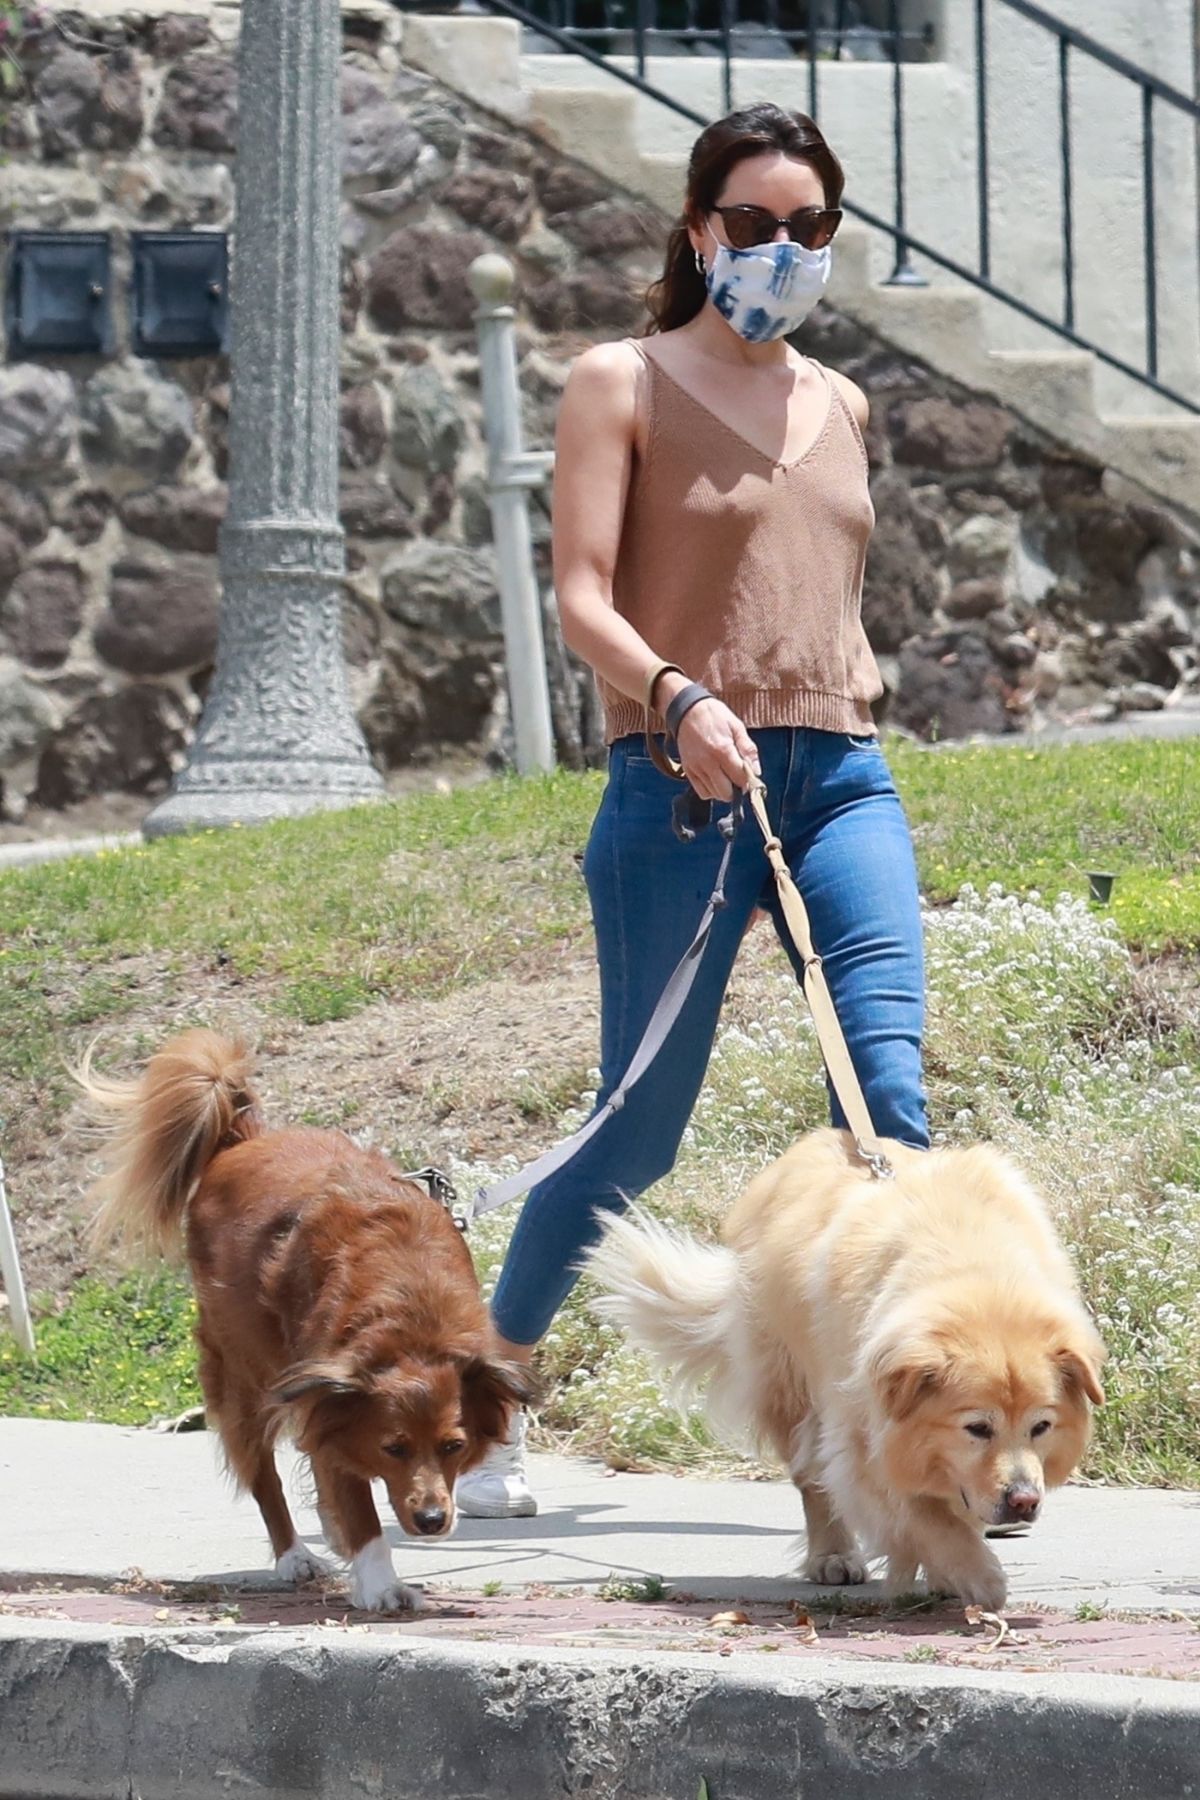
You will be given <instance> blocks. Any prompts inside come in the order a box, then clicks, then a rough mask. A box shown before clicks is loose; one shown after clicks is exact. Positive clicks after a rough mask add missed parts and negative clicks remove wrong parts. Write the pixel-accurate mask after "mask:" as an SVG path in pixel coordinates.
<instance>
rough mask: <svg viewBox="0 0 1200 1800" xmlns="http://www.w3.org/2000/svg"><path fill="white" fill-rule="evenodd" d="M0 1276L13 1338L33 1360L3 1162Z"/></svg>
mask: <svg viewBox="0 0 1200 1800" xmlns="http://www.w3.org/2000/svg"><path fill="white" fill-rule="evenodd" d="M0 1276H3V1278H4V1291H5V1293H6V1294H7V1295H8V1311H9V1316H10V1317H11V1319H12V1327H13V1336H14V1337H15V1338H16V1340H17V1342H18V1344H20V1346H21V1348H22V1350H24V1352H25V1354H26V1356H33V1355H34V1353H35V1352H34V1343H33V1320H32V1319H31V1318H30V1316H29V1302H28V1300H27V1299H26V1298H25V1281H24V1278H23V1276H22V1274H21V1263H20V1259H19V1257H18V1256H17V1239H16V1235H15V1233H14V1231H13V1223H12V1214H11V1213H10V1212H9V1210H8V1197H7V1195H6V1194H5V1192H4V1164H3V1162H0Z"/></svg>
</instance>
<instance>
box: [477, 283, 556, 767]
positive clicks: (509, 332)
mask: <svg viewBox="0 0 1200 1800" xmlns="http://www.w3.org/2000/svg"><path fill="white" fill-rule="evenodd" d="M469 279H470V283H471V292H472V293H473V294H474V295H475V298H476V300H478V302H479V306H478V309H477V311H476V313H475V323H476V328H477V331H478V334H479V379H480V387H481V389H482V393H483V418H484V433H485V436H486V438H487V447H488V494H489V498H490V500H491V508H492V533H493V536H494V537H495V541H496V569H497V576H498V580H499V586H500V612H501V617H502V620H503V624H504V646H505V654H506V658H507V662H508V692H509V699H510V702H511V706H512V724H513V738H514V740H515V748H516V759H517V771H518V773H519V774H521V775H529V774H532V773H534V771H536V770H539V769H552V768H553V767H554V731H553V727H552V724H551V718H550V685H549V682H548V680H547V678H546V646H545V641H544V639H543V637H542V613H541V602H540V600H539V597H538V585H537V575H536V572H535V570H534V566H533V540H532V536H531V533H530V529H529V500H528V493H527V490H528V489H529V488H530V487H538V486H540V485H541V483H542V482H543V481H544V480H545V478H546V476H547V474H548V473H549V470H550V468H551V466H552V465H553V461H554V456H553V452H552V451H540V450H534V451H525V450H522V448H521V393H520V388H519V386H518V383H517V355H516V345H515V335H514V331H513V320H514V317H515V315H514V312H513V307H512V304H511V302H512V294H513V287H514V284H515V281H516V276H515V273H514V270H513V267H512V264H511V263H510V262H508V261H507V260H506V259H505V258H504V257H503V256H496V255H491V254H489V255H487V256H479V257H476V259H475V261H474V262H473V263H472V264H471V268H470V271H469Z"/></svg>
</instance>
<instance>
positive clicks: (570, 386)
mask: <svg viewBox="0 0 1200 1800" xmlns="http://www.w3.org/2000/svg"><path fill="white" fill-rule="evenodd" d="M639 368H640V359H639V357H638V354H637V352H636V350H634V349H633V347H632V345H629V344H599V345H597V346H596V347H595V348H594V349H592V350H588V351H586V352H585V353H584V354H583V356H581V357H580V359H579V361H578V362H577V363H576V364H575V367H574V368H573V369H572V371H571V375H570V378H569V380H568V382H567V385H566V388H565V389H564V391H563V398H562V404H561V407H560V409H559V415H558V431H557V437H556V442H555V458H554V585H555V590H556V593H557V597H558V609H559V615H560V617H561V619H562V630H563V637H564V639H565V641H566V643H567V644H568V645H569V646H570V648H571V649H572V650H574V651H575V652H576V654H577V655H579V656H581V657H582V658H583V660H584V661H585V662H586V663H588V664H589V665H590V666H591V667H592V668H593V669H594V670H595V671H596V673H597V674H598V675H600V676H602V677H603V678H604V680H605V681H607V682H608V683H609V684H610V685H611V686H612V687H615V688H617V689H618V691H619V692H621V693H622V694H628V695H629V696H630V697H631V698H632V699H636V700H641V699H642V698H643V697H644V695H645V691H646V678H647V676H648V675H649V673H650V670H651V669H652V668H653V666H654V664H655V663H656V662H658V661H660V660H661V659H660V657H659V656H658V655H657V654H656V653H655V651H654V649H653V647H652V646H651V645H649V644H647V642H646V640H645V639H644V638H643V637H642V635H641V633H640V632H638V631H636V630H635V629H634V627H633V626H632V625H631V624H630V623H629V621H628V620H627V619H624V618H622V617H621V615H620V614H619V613H618V612H617V611H616V610H615V608H614V606H613V574H614V571H615V569H616V563H617V550H618V546H619V545H620V541H621V525H622V520H623V518H624V514H625V502H626V498H627V496H628V493H629V479H630V474H631V472H632V468H633V459H634V454H635V446H636V442H637V416H638V381H639ZM688 679H690V677H689V676H688V675H686V674H685V675H683V676H680V675H676V674H673V673H671V672H669V671H668V672H667V673H666V674H664V675H663V677H662V678H661V680H660V681H659V683H658V685H657V687H656V690H655V696H654V699H655V705H656V706H657V707H658V709H659V710H660V711H661V710H662V709H663V708H665V707H666V705H667V704H668V702H669V701H670V700H671V698H672V696H673V695H674V694H675V693H677V692H678V691H679V689H680V688H682V687H683V686H684V685H685V684H686V682H687V680H688ZM679 753H680V756H681V758H682V761H683V765H684V768H685V770H686V771H687V775H688V779H689V780H690V781H691V783H692V786H693V787H694V788H695V789H696V792H697V793H699V794H701V795H702V797H704V798H707V799H721V800H724V799H728V798H729V794H730V781H731V779H733V780H738V781H739V785H740V784H742V783H743V782H744V768H743V764H744V762H745V761H746V760H750V761H751V762H752V763H754V764H755V765H757V760H758V759H757V752H756V751H755V748H754V744H753V742H752V740H751V739H750V737H749V734H748V733H747V732H746V730H745V727H744V726H743V725H742V723H741V721H740V720H739V719H738V718H737V717H736V715H735V714H733V713H732V712H730V711H729V708H728V707H726V706H724V705H723V704H722V702H720V701H719V700H706V701H704V702H703V703H702V704H701V705H699V706H695V707H693V708H692V709H691V711H690V712H688V714H687V715H686V717H685V718H684V721H683V724H682V725H681V726H680V732H679Z"/></svg>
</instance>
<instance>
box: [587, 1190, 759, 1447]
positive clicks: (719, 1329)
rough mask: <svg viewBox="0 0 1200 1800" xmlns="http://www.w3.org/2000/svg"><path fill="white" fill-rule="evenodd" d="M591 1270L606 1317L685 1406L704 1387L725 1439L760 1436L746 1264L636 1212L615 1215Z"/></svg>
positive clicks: (590, 1260) (590, 1261) (589, 1263)
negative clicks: (750, 1374) (748, 1384)
mask: <svg viewBox="0 0 1200 1800" xmlns="http://www.w3.org/2000/svg"><path fill="white" fill-rule="evenodd" d="M585 1269H586V1272H587V1273H588V1274H589V1275H590V1276H591V1278H592V1280H593V1281H595V1282H596V1283H597V1285H598V1286H599V1287H600V1288H601V1289H602V1290H603V1292H602V1293H601V1295H600V1296H599V1298H598V1299H597V1300H596V1301H595V1302H594V1306H595V1310H596V1311H597V1312H598V1313H599V1315H600V1316H601V1318H604V1319H609V1320H611V1321H612V1322H613V1323H614V1324H616V1325H619V1326H620V1327H621V1329H622V1330H623V1331H624V1332H625V1334H626V1336H627V1337H628V1338H629V1340H630V1342H631V1343H632V1344H634V1345H635V1347H636V1348H637V1349H639V1350H642V1351H644V1352H645V1354H646V1355H647V1356H648V1357H649V1358H650V1360H651V1362H652V1363H653V1364H654V1366H655V1369H656V1370H657V1372H658V1373H659V1374H661V1375H663V1376H664V1377H665V1378H666V1381H667V1384H668V1387H669V1391H670V1393H671V1397H672V1399H673V1400H674V1401H675V1403H676V1405H678V1406H679V1407H680V1408H681V1409H682V1408H686V1407H687V1406H688V1405H689V1404H690V1403H691V1402H692V1401H693V1400H694V1399H695V1397H696V1396H697V1393H698V1392H699V1391H700V1390H701V1389H703V1390H704V1397H705V1406H706V1410H707V1412H708V1415H709V1417H710V1419H711V1420H712V1423H713V1425H714V1427H715V1428H716V1429H717V1430H718V1431H719V1432H720V1433H721V1435H722V1436H723V1437H726V1438H729V1439H732V1440H733V1441H734V1442H741V1441H743V1440H744V1439H745V1438H746V1436H747V1433H748V1432H750V1431H752V1430H753V1417H752V1408H751V1407H750V1406H749V1405H748V1404H747V1400H748V1396H747V1394H746V1392H745V1374H746V1371H747V1368H748V1365H749V1361H750V1359H749V1357H748V1355H746V1354H745V1352H744V1349H743V1346H744V1345H745V1342H746V1335H747V1319H746V1308H745V1302H744V1298H743V1290H742V1281H741V1274H740V1271H739V1268H738V1259H737V1257H736V1255H735V1254H734V1252H733V1251H732V1250H729V1249H727V1248H726V1247H725V1246H724V1245H721V1244H702V1243H700V1242H699V1241H698V1240H697V1239H695V1238H692V1237H688V1236H687V1235H686V1234H685V1233H683V1232H677V1231H672V1230H670V1229H668V1227H666V1226H665V1225H660V1224H659V1223H658V1221H657V1220H656V1219H652V1218H651V1217H650V1216H649V1214H648V1213H645V1212H643V1211H642V1210H641V1209H640V1208H638V1207H634V1208H631V1209H630V1211H629V1212H628V1213H626V1214H624V1215H621V1214H610V1215H609V1216H608V1217H607V1218H606V1220H605V1223H604V1235H603V1237H602V1238H601V1240H600V1242H599V1244H598V1245H597V1246H596V1248H595V1249H594V1250H593V1251H592V1252H591V1253H590V1255H589V1256H588V1259H587V1262H586V1264H585Z"/></svg>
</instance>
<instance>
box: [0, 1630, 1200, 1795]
mask: <svg viewBox="0 0 1200 1800" xmlns="http://www.w3.org/2000/svg"><path fill="white" fill-rule="evenodd" d="M0 1717H2V1718H3V1722H4V1728H3V1731H0V1797H3V1800H33V1797H34V1796H45V1797H53V1800H110V1797H111V1800H118V1797H119V1800H127V1797H128V1796H129V1795H130V1794H147V1795H153V1796H154V1797H155V1800H216V1797H217V1796H221V1797H222V1800H227V1796H228V1795H229V1794H230V1793H231V1792H237V1791H240V1792H244V1793H254V1794H258V1795H262V1796H264V1797H268V1796H269V1797H270V1800H299V1797H300V1796H303V1795H306V1794H313V1795H316V1794H319V1795H320V1796H321V1800H362V1796H363V1795H371V1794H374V1795H386V1796H387V1800H429V1796H430V1795H431V1794H434V1793H436V1794H437V1796H438V1800H479V1797H480V1796H483V1795H486V1796H488V1800H549V1797H551V1796H560V1795H561V1796H565V1795H571V1794H578V1793H586V1794H588V1795H589V1797H590V1800H617V1797H618V1796H619V1800H675V1797H676V1796H678V1800H695V1796H696V1794H697V1792H698V1791H699V1789H700V1783H701V1781H702V1780H703V1781H704V1782H705V1783H707V1788H708V1793H709V1795H710V1800H776V1797H778V1800H785V1797H786V1800H796V1796H797V1794H799V1793H800V1792H803V1793H804V1794H809V1793H810V1792H811V1793H814V1794H815V1793H817V1792H820V1791H828V1792H829V1793H831V1794H836V1795H837V1796H838V1800H882V1797H883V1796H884V1795H886V1796H887V1797H888V1800H895V1796H896V1795H897V1794H898V1793H903V1795H904V1800H946V1796H947V1795H948V1794H952V1795H959V1794H966V1793H968V1792H975V1793H977V1794H979V1795H980V1796H983V1797H984V1800H987V1797H988V1796H990V1797H991V1800H1011V1797H1013V1796H1018V1795H1026V1794H1036V1795H1037V1796H1038V1800H1060V1797H1061V1800H1068V1797H1069V1800H1077V1797H1078V1796H1079V1795H1080V1794H1081V1793H1087V1795H1088V1800H1128V1796H1129V1795H1131V1794H1154V1795H1161V1796H1163V1800H1168V1797H1175V1796H1183V1795H1186V1794H1191V1793H1193V1792H1195V1791H1196V1788H1197V1783H1198V1781H1200V1776H1198V1771H1200V1691H1198V1690H1197V1688H1196V1687H1194V1686H1192V1685H1185V1684H1182V1683H1175V1682H1169V1681H1158V1680H1142V1679H1138V1680H1132V1679H1128V1678H1121V1677H1106V1676H1090V1677H1055V1678H1044V1677H1029V1676H1016V1675H1004V1674H993V1673H989V1672H980V1673H979V1674H977V1675H976V1674H974V1673H965V1674H964V1673H962V1672H959V1671H951V1670H930V1669H920V1670H917V1669H908V1668H904V1667H901V1666H900V1665H896V1664H894V1665H891V1666H888V1667H881V1668H876V1669H872V1670H869V1671H868V1670H862V1671H857V1670H856V1671H855V1672H854V1673H853V1674H852V1675H850V1676H847V1673H846V1671H845V1669H844V1668H836V1667H835V1666H834V1665H833V1664H832V1663H830V1662H829V1661H828V1660H825V1659H818V1658H814V1660H813V1662H812V1663H811V1664H806V1666H805V1668H804V1669H803V1670H802V1671H799V1672H793V1671H792V1670H788V1671H787V1672H786V1673H785V1672H783V1671H781V1670H778V1669H777V1668H774V1667H773V1668H771V1669H769V1670H768V1669H766V1668H763V1669H754V1670H744V1669H723V1668H716V1669H714V1666H713V1661H712V1659H711V1658H708V1659H705V1660H704V1661H700V1660H699V1659H696V1658H693V1657H688V1656H670V1655H664V1654H651V1655H646V1656H639V1657H637V1658H629V1657H620V1656H616V1655H597V1654H594V1653H590V1652H583V1651H569V1650H567V1651H556V1652H550V1651H540V1652H538V1653H536V1654H528V1653H525V1652H521V1651H519V1650H515V1649H513V1650H509V1649H506V1648H504V1647H502V1646H493V1645H476V1644H466V1643H464V1644H458V1645H439V1646H437V1647H428V1646H425V1645H417V1644H413V1643H411V1642H407V1643H404V1644H402V1645H397V1644H396V1643H394V1642H391V1643H387V1644H384V1643H381V1642H380V1641H379V1640H378V1639H372V1638H369V1637H364V1638H354V1637H349V1636H342V1635H339V1634H334V1633H329V1632H324V1631H306V1632H295V1633H283V1634H280V1633H278V1632H273V1633H272V1634H271V1635H270V1638H269V1639H268V1638H266V1637H263V1636H259V1635H258V1634H256V1633H254V1632H250V1631H246V1630H238V1629H234V1630H230V1631H224V1632H220V1631H195V1630H188V1631H178V1632H163V1633H161V1634H159V1633H154V1634H146V1633H136V1632H135V1633H127V1632H122V1633H114V1632H112V1631H110V1630H104V1629H102V1628H97V1627H82V1626H79V1627H74V1628H71V1627H64V1626H62V1625H61V1624H58V1623H53V1624H51V1623H46V1624H44V1625H42V1626H40V1627H39V1626H37V1625H31V1624H22V1625H21V1626H16V1625H15V1624H14V1623H13V1622H12V1621H3V1620H0ZM897 1777H899V1778H900V1781H899V1783H898V1781H897Z"/></svg>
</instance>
